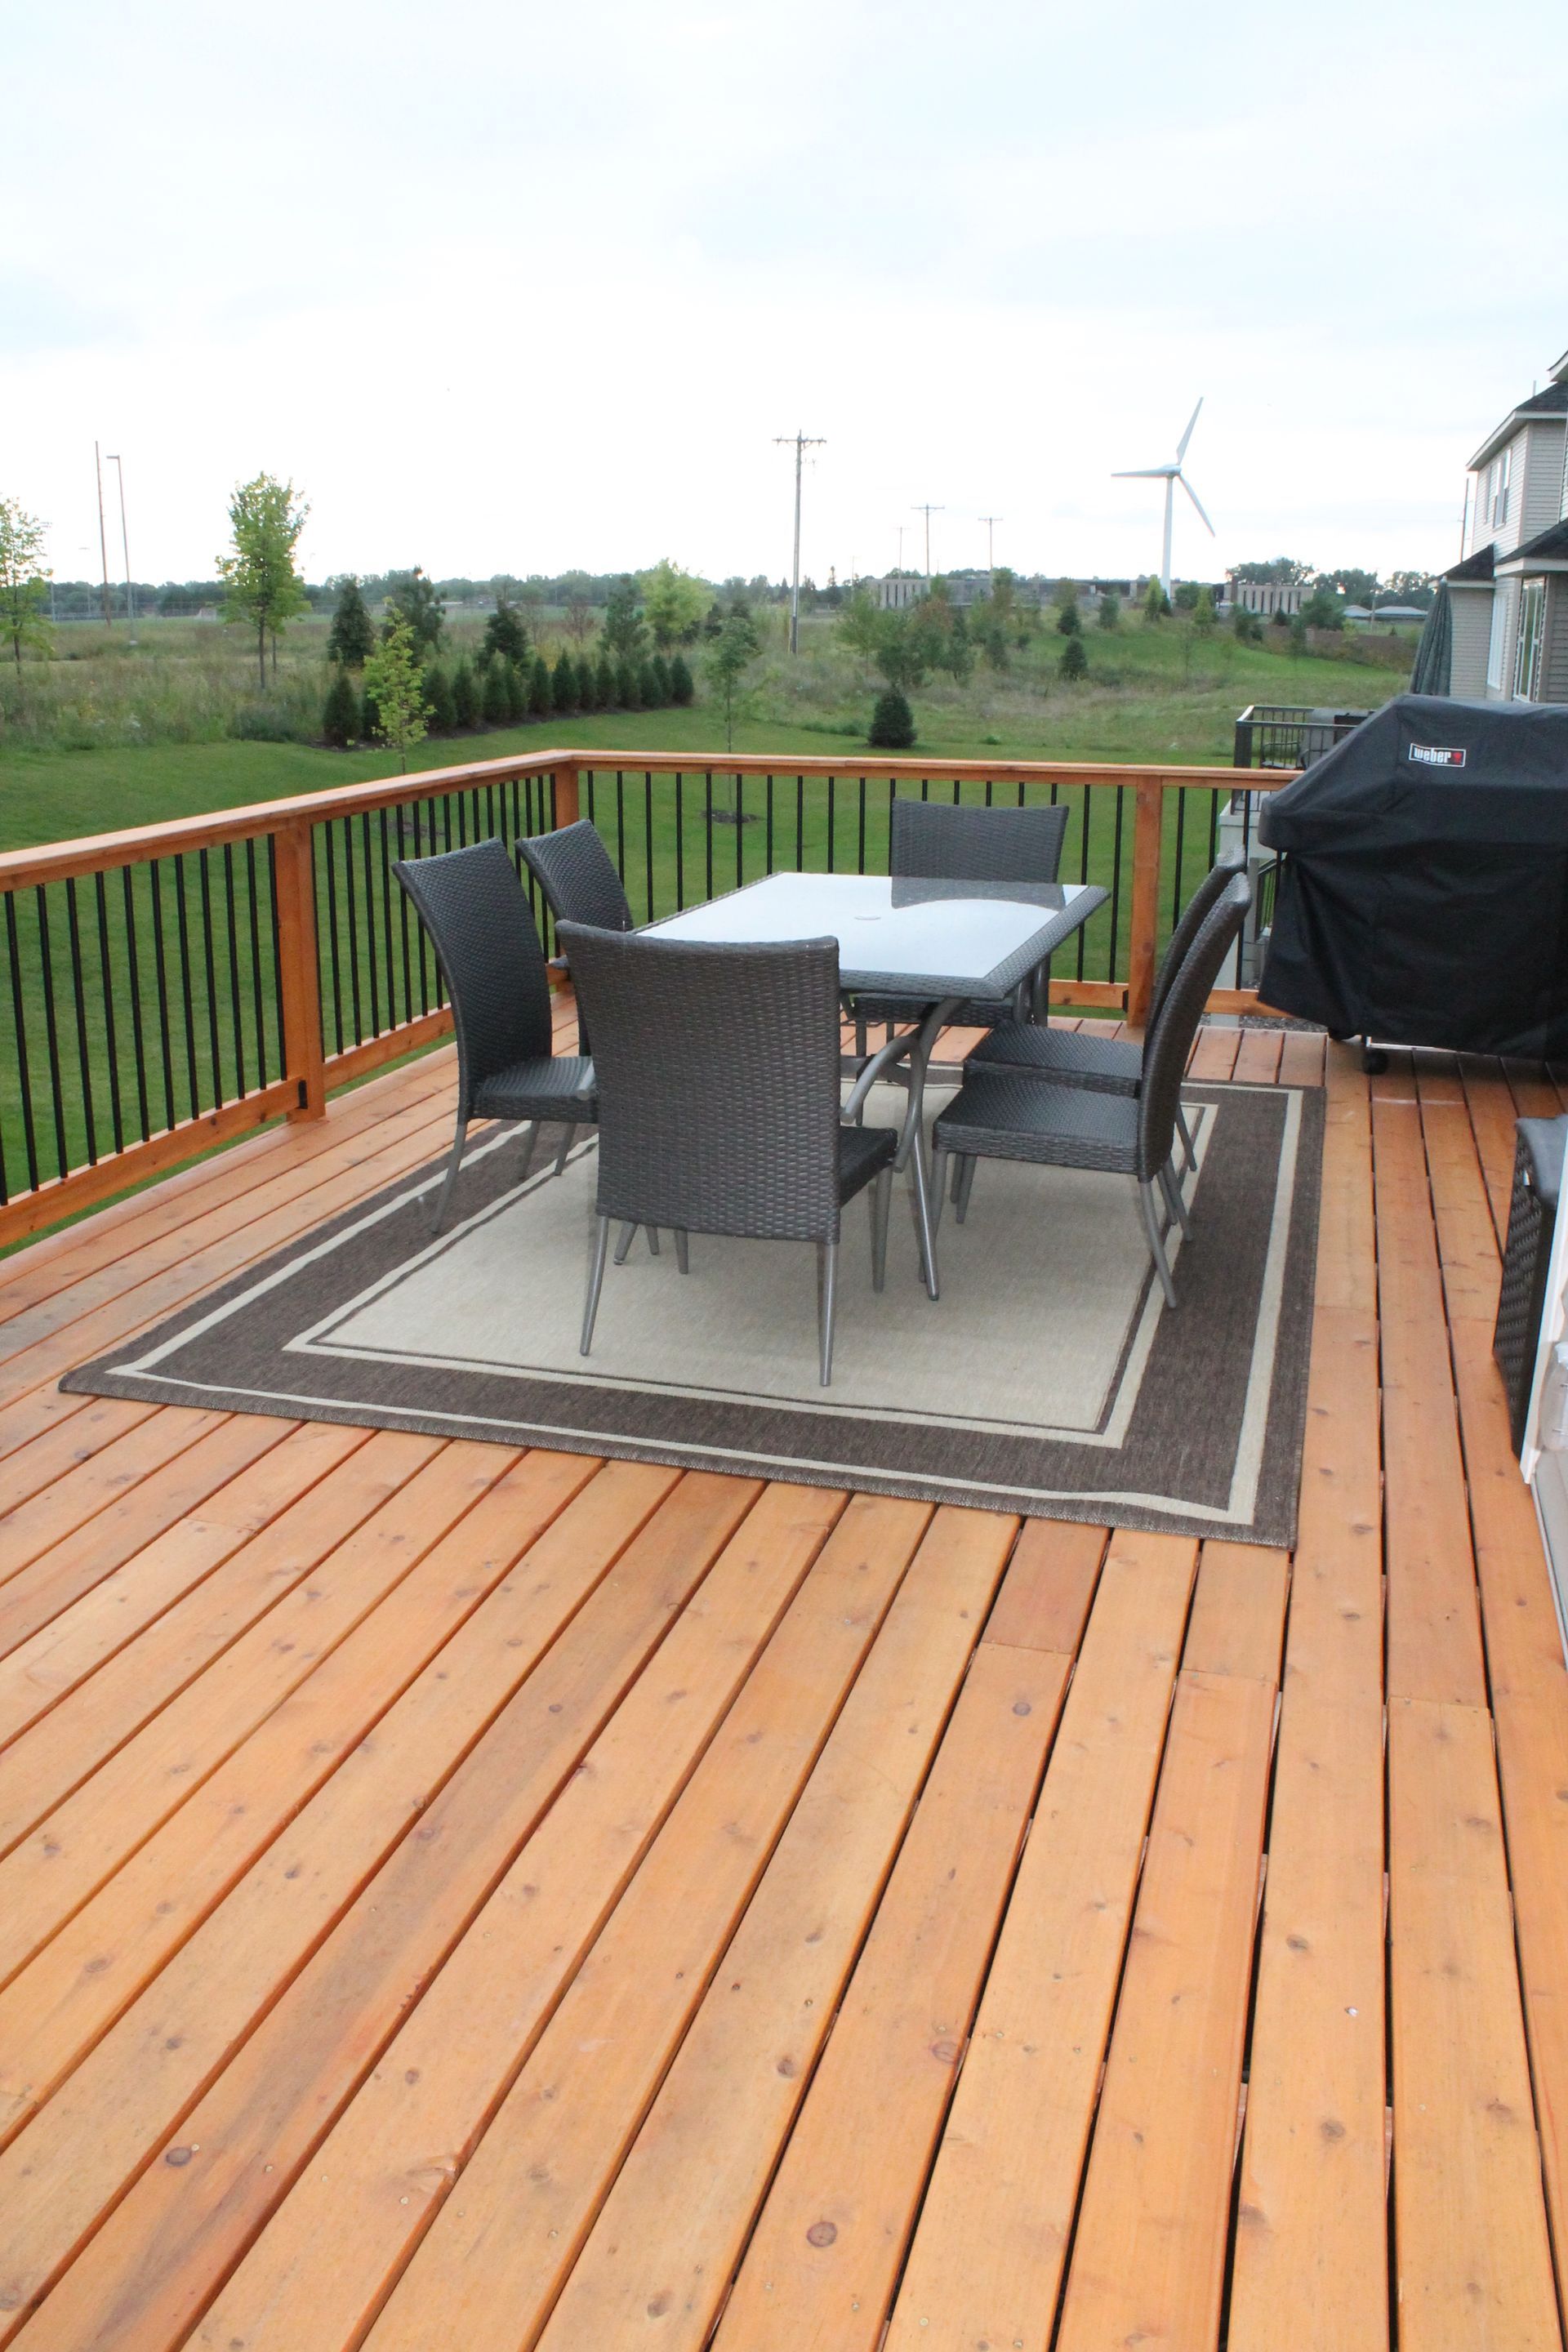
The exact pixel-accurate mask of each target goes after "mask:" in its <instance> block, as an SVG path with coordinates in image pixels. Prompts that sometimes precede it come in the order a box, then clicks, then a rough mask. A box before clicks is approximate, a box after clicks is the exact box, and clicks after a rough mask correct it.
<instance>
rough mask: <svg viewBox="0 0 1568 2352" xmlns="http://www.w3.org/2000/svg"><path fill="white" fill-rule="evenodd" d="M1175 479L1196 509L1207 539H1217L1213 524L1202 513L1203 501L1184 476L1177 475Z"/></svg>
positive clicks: (1217, 534) (1217, 535)
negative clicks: (1207, 536)
mask: <svg viewBox="0 0 1568 2352" xmlns="http://www.w3.org/2000/svg"><path fill="white" fill-rule="evenodd" d="M1176 479H1177V481H1178V482H1180V484H1181V486H1182V488H1183V489H1184V490H1185V492H1186V494H1187V496H1188V498H1190V499H1191V500H1192V502H1193V504H1194V506H1195V507H1196V509H1197V510H1198V517H1199V520H1201V522H1202V523H1203V527H1204V529H1205V530H1206V531H1207V533H1208V535H1209V537H1210V538H1211V539H1217V538H1218V537H1219V533H1218V532H1217V531H1216V530H1215V527H1214V525H1213V523H1212V522H1210V520H1209V519H1208V517H1207V515H1206V514H1205V513H1204V507H1203V500H1202V499H1200V498H1199V496H1198V494H1197V492H1196V490H1194V488H1193V486H1192V484H1191V482H1189V481H1188V479H1187V478H1186V476H1185V474H1178V475H1177V476H1176Z"/></svg>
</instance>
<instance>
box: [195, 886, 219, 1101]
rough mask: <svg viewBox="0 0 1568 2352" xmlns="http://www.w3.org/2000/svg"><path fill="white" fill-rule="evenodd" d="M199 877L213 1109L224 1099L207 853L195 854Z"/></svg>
mask: <svg viewBox="0 0 1568 2352" xmlns="http://www.w3.org/2000/svg"><path fill="white" fill-rule="evenodd" d="M198 865H199V870H200V873H201V879H202V966H203V970H204V971H205V974H206V984H207V1045H208V1050H209V1052H210V1053H211V1055H212V1066H213V1101H212V1107H213V1108H214V1109H215V1110H216V1108H217V1107H218V1105H219V1103H221V1102H222V1100H223V1061H222V1057H221V1055H220V1054H219V1051H218V1024H217V971H216V964H215V961H214V956H213V894H212V876H211V874H210V872H209V871H208V861H207V853H206V851H205V849H204V850H202V851H200V852H199V853H198Z"/></svg>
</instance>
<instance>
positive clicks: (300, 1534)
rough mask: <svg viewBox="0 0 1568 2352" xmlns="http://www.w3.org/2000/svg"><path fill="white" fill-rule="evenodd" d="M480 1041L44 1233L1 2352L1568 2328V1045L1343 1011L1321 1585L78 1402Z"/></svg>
mask: <svg viewBox="0 0 1568 2352" xmlns="http://www.w3.org/2000/svg"><path fill="white" fill-rule="evenodd" d="M1238 1049H1239V1050H1238ZM1233 1063H1234V1066H1235V1070H1236V1074H1237V1075H1238V1076H1247V1077H1249V1078H1253V1079H1260V1080H1265V1081H1267V1080H1271V1079H1273V1078H1275V1077H1277V1076H1279V1077H1283V1078H1285V1079H1288V1080H1294V1081H1307V1082H1311V1081H1313V1080H1314V1079H1316V1078H1317V1077H1318V1076H1320V1075H1321V1072H1322V1066H1323V1059H1322V1045H1321V1041H1315V1040H1311V1039H1308V1038H1305V1037H1301V1036H1296V1035H1290V1036H1281V1034H1279V1033H1277V1032H1276V1033H1268V1032H1263V1031H1249V1032H1247V1033H1246V1034H1245V1037H1242V1036H1241V1035H1240V1034H1238V1033H1237V1032H1236V1031H1234V1030H1231V1031H1223V1030H1218V1029H1211V1030H1209V1031H1207V1032H1206V1033H1205V1035H1204V1037H1203V1038H1202V1039H1201V1041H1200V1044H1199V1046H1198V1049H1197V1065H1198V1068H1199V1070H1200V1072H1201V1074H1202V1075H1205V1076H1226V1075H1227V1074H1229V1073H1230V1072H1231V1070H1232V1066H1233ZM450 1077H451V1067H450V1060H449V1056H448V1055H445V1054H441V1055H433V1056H431V1057H429V1058H427V1059H426V1060H424V1061H421V1062H418V1063H416V1064H414V1065H411V1066H406V1067H405V1068H403V1069H401V1070H399V1071H397V1072H395V1073H394V1074H393V1075H391V1076H384V1077H382V1078H378V1079H377V1080H375V1081H374V1082H373V1083H372V1084H370V1085H368V1086H366V1087H363V1088H362V1089H361V1090H359V1091H358V1092H355V1093H353V1095H351V1096H349V1097H345V1098H343V1099H342V1100H341V1101H340V1102H339V1103H338V1104H337V1105H336V1107H335V1108H333V1110H332V1112H331V1116H330V1117H329V1118H327V1119H326V1120H325V1121H324V1122H322V1123H321V1124H319V1125H317V1126H315V1127H313V1128H312V1127H303V1128H297V1129H290V1130H288V1131H286V1132H283V1133H280V1134H273V1135H269V1136H267V1137H264V1138H261V1139H257V1140H256V1141H253V1142H251V1143H248V1144H246V1145H244V1146H242V1147H240V1148H239V1149H238V1150H235V1151H233V1152H231V1153H230V1154H229V1155H227V1156H226V1157H225V1158H222V1159H220V1160H215V1161H211V1162H208V1163H206V1164H205V1165H204V1166H202V1167H200V1168H197V1169H195V1170H193V1171H189V1172H187V1173H186V1174H184V1175H183V1176H181V1177H178V1178H175V1179H174V1180H172V1181H169V1182H167V1183H165V1184H163V1185H162V1186H160V1187H158V1188H157V1189H155V1190H153V1191H152V1192H145V1193H143V1194H142V1195H140V1196H138V1197H137V1198H135V1199H133V1200H132V1201H130V1202H124V1203H122V1204H121V1205H120V1206H118V1207H116V1208H114V1209H111V1210H109V1211H106V1212H104V1213H100V1214H99V1215H97V1216H94V1217H93V1218H91V1219H90V1220H89V1222H87V1223H82V1224H79V1225H77V1226H75V1227H73V1228H71V1229H69V1230H68V1231H66V1232H64V1233H62V1234H57V1235H56V1236H54V1237H52V1238H50V1239H48V1240H46V1241H44V1242H42V1243H41V1244H37V1245H36V1246H34V1247H32V1248H30V1249H28V1250H26V1251H25V1252H24V1253H22V1254H21V1255H17V1256H16V1257H13V1258H11V1259H9V1260H6V1261H5V1263H4V1264H3V1265H0V1488H3V1493H0V1507H3V1508H4V1512H5V1516H4V1517H3V1518H0V1563H3V1564H0V1853H3V1854H4V1857H5V1858H4V1859H3V1860H0V1987H3V1990H0V2342H5V2343H12V2342H14V2343H16V2344H17V2345H19V2346H23V2347H26V2352H45V2347H49V2352H89V2347H91V2352H110V2347H112V2348H113V2352H121V2347H147V2352H152V2347H170V2346H174V2345H182V2344H186V2343H190V2344H196V2345H201V2346H203V2347H211V2352H255V2347H268V2352H339V2348H340V2347H350V2346H359V2345H362V2344H368V2345H370V2346H372V2347H374V2352H445V2347H454V2348H455V2352H458V2348H460V2352H500V2347H507V2352H515V2347H524V2346H533V2345H535V2344H541V2345H543V2346H546V2347H549V2352H616V2348H617V2347H634V2346H635V2347H661V2348H662V2347H698V2346H700V2345H702V2344H704V2343H706V2342H708V2341H709V2340H710V2339H713V2340H715V2341H716V2342H717V2344H718V2346H719V2347H720V2352H763V2347H768V2352H774V2347H776V2352H809V2347H821V2352H858V2347H864V2352H874V2348H875V2347H878V2346H879V2345H880V2344H881V2343H882V2342H883V2341H884V2338H885V2340H886V2342H887V2344H888V2347H889V2352H1020V2347H1027V2352H1046V2347H1050V2346H1056V2347H1059V2352H1110V2347H1128V2346H1141V2347H1160V2352H1203V2348H1204V2347H1214V2346H1216V2345H1219V2344H1226V2345H1228V2346H1229V2347H1231V2352H1285V2347H1289V2352H1328V2347H1334V2352H1379V2347H1384V2346H1387V2345H1389V2344H1390V2343H1394V2342H1396V2343H1397V2344H1398V2345H1399V2346H1401V2347H1409V2352H1438V2347H1444V2352H1447V2347H1453V2352H1460V2347H1463V2352H1535V2347H1542V2352H1544V2347H1561V2346H1562V2342H1563V2338H1562V2335H1561V2314H1560V2309H1559V2303H1558V2296H1557V2288H1556V2284H1555V2276H1554V2265H1553V2251H1554V2248H1555V2252H1556V2256H1557V2258H1558V2260H1561V2259H1562V2258H1563V2253H1564V2251H1565V2248H1568V2236H1565V2231H1568V1676H1565V1675H1564V1669H1563V1659H1562V1654H1561V1651H1560V1648H1559V1644H1558V1636H1557V1629H1556V1625H1555V1622H1554V1618H1553V1612H1552V1600H1551V1595H1550V1591H1549V1589H1548V1583H1547V1578H1546V1571H1545V1567H1544V1563H1543V1560H1542V1554H1541V1550H1540V1547H1539V1544H1538V1540H1537V1537H1536V1532H1535V1527H1534V1521H1533V1517H1532V1514H1531V1508H1530V1507H1529V1503H1528V1500H1527V1497H1526V1496H1525V1493H1524V1490H1523V1488H1522V1486H1521V1485H1520V1483H1519V1480H1518V1476H1517V1473H1516V1470H1515V1468H1514V1465H1513V1463H1512V1460H1511V1457H1510V1453H1509V1448H1508V1438H1507V1429H1506V1424H1505V1420H1504V1415H1503V1411H1502V1405H1501V1401H1500V1391H1499V1388H1498V1384H1497V1381H1496V1379H1495V1375H1494V1372H1493V1369H1492V1365H1491V1361H1490V1355H1489V1346H1490V1324H1491V1314H1492V1307H1493V1298H1494V1293H1495V1287H1496V1281H1497V1269H1498V1234H1499V1228H1500V1223H1501V1221H1502V1219H1503V1217H1504V1215H1505V1213H1506V1199H1507V1184H1508V1173H1509V1167H1510V1156H1511V1126H1512V1121H1513V1118H1514V1117H1515V1115H1516V1113H1517V1111H1519V1110H1521V1109H1524V1110H1530V1111H1535V1110H1542V1109H1550V1110H1555V1109H1557V1108H1559V1104H1558V1097H1557V1095H1556V1092H1555V1089H1554V1088H1553V1087H1552V1085H1551V1083H1550V1081H1549V1080H1548V1079H1547V1078H1546V1077H1545V1076H1542V1074H1540V1073H1527V1072H1520V1071H1512V1070H1503V1069H1501V1068H1500V1067H1499V1066H1496V1065H1495V1064H1494V1065H1486V1066H1481V1065H1475V1066H1463V1067H1460V1066H1456V1065H1453V1064H1451V1063H1447V1062H1443V1061H1441V1060H1440V1059H1438V1058H1437V1057H1422V1060H1421V1063H1420V1066H1419V1068H1415V1067H1413V1066H1412V1064H1411V1062H1410V1060H1409V1059H1408V1057H1406V1058H1405V1060H1404V1061H1403V1062H1402V1063H1396V1065H1395V1066H1394V1068H1393V1069H1392V1070H1391V1071H1390V1073H1389V1075H1388V1076H1386V1077H1385V1078H1382V1079H1379V1080H1377V1081H1375V1082H1373V1083H1372V1084H1371V1085H1370V1086H1369V1083H1368V1082H1367V1081H1366V1080H1365V1079H1363V1077H1362V1076H1361V1075H1360V1072H1359V1067H1358V1066H1357V1065H1355V1064H1354V1063H1353V1062H1352V1060H1351V1059H1350V1058H1349V1057H1348V1056H1341V1055H1338V1054H1337V1053H1332V1054H1331V1056H1330V1066H1329V1068H1328V1073H1327V1083H1328V1087H1329V1108H1330V1118H1329V1139H1328V1146H1327V1152H1328V1158H1327V1166H1326V1171H1325V1182H1324V1194H1323V1220H1322V1239H1321V1254H1320V1264H1319V1273H1318V1294H1317V1308H1316V1322H1315V1336H1314V1340H1313V1360H1312V1385H1311V1399H1310V1415H1309V1430H1308V1437H1307V1455H1306V1465H1305V1473H1304V1485H1303V1496H1302V1516H1301V1529H1300V1547H1299V1549H1298V1550H1297V1552H1296V1554H1295V1556H1294V1559H1293V1560H1288V1559H1286V1558H1285V1557H1284V1556H1283V1555H1280V1554H1277V1553H1271V1552H1267V1551H1261V1550H1257V1549H1243V1548H1239V1547H1235V1546H1227V1545H1225V1544H1220V1543H1215V1544H1210V1545H1206V1546H1205V1547H1203V1548H1202V1549H1201V1550H1200V1549H1199V1548H1197V1547H1196V1546H1194V1544H1192V1543H1190V1542H1185V1541H1178V1540H1177V1539H1175V1538H1168V1537H1151V1536H1147V1535H1131V1534H1130V1535H1121V1534H1118V1533H1117V1532H1116V1530H1114V1529H1106V1530H1094V1529H1086V1528H1079V1527H1073V1526H1066V1525H1058V1524H1047V1523H1035V1524H1033V1525H1030V1526H1028V1527H1026V1528H1024V1529H1023V1530H1022V1531H1021V1532H1020V1530H1019V1528H1017V1526H1016V1523H1015V1522H1014V1521H1012V1520H1010V1519H1006V1518H1003V1517H995V1516H994V1515H991V1514H989V1513H984V1512H969V1511H964V1510H961V1509H945V1510H939V1511H936V1512H934V1513H933V1512H932V1511H931V1510H930V1509H928V1508H926V1507H922V1506H917V1505H914V1504H910V1503H901V1502H891V1501H887V1500H875V1499H871V1498H868V1497H865V1496H859V1497H857V1496H841V1495H832V1494H822V1493H817V1492H815V1491H812V1490H809V1489H805V1488H801V1487H791V1486H771V1487H763V1486H758V1485H756V1484H754V1483H750V1482H746V1481H742V1480H734V1479H726V1478H720V1477H715V1476H710V1475H695V1474H693V1475H684V1476H682V1475H677V1474H676V1473H674V1472H672V1471H665V1470H658V1469H650V1468H647V1467H641V1466H637V1465H626V1464H610V1465H598V1464H596V1463H595V1462H592V1461H588V1460H580V1459H577V1458H574V1457H572V1456H568V1455H564V1454H527V1455H519V1454H513V1453H509V1452H506V1451H503V1450H500V1449H498V1448H493V1447H487V1446H482V1445H477V1444H464V1443H457V1444H440V1443H437V1442H435V1441H431V1440H426V1439H424V1438H418V1437H413V1436H406V1435H403V1434H396V1433H365V1432H363V1431H357V1430H348V1429H342V1428H334V1427H326V1426H321V1425H317V1426H308V1425H307V1426H296V1425H292V1424H289V1423H282V1422H279V1421H272V1420H259V1419H246V1418H240V1417H231V1416H226V1415H223V1414H220V1413H211V1412H181V1411H174V1410H165V1409H155V1408H153V1407H149V1406H146V1405H142V1404H132V1403H121V1402H97V1401H93V1400H90V1399H84V1398H81V1397H76V1396H65V1395H62V1394H61V1393H60V1392H59V1391H58V1387H57V1386H56V1382H57V1381H58V1377H59V1375H60V1374H61V1373H62V1372H63V1371H64V1370H67V1369H68V1367H70V1366H72V1365H74V1364H76V1363H78V1362H79V1361H81V1360H85V1359H87V1358H88V1357H89V1356H91V1355H93V1354H95V1353H97V1352H99V1351H100V1350H102V1349H105V1348H106V1347H108V1346H109V1345H110V1344H111V1343H113V1342H115V1341H117V1340H119V1339H121V1338H123V1337H125V1336H127V1335H129V1334H131V1333H132V1332H133V1331H135V1330H137V1329H139V1328H143V1327H144V1326H146V1325H147V1324H149V1323H150V1322H152V1321H153V1320H154V1319H156V1318H158V1317H160V1316H161V1315H163V1314H164V1313H166V1312H167V1311H168V1310H169V1309H170V1308H172V1307H174V1306H175V1305H176V1304H178V1303H179V1302H180V1301H182V1300H184V1299H188V1298H190V1297H193V1296H195V1295H196V1294H198V1293H199V1292H201V1291H202V1290H204V1289H205V1288H207V1287H209V1286H212V1285H214V1284H216V1282H218V1281H219V1280H220V1279H222V1278H223V1277H224V1276H226V1275H228V1274H229V1273H230V1272H232V1271H233V1270H234V1269H236V1268H237V1267H239V1266H242V1265H247V1264H249V1263H252V1262H254V1261H255V1260H257V1259H258V1258H259V1257H260V1256H261V1255H264V1254H265V1253H266V1252H267V1251H268V1250H270V1249H272V1248H273V1247H275V1246H276V1245H277V1244H279V1243H280V1242H281V1241H282V1240H284V1239H285V1238H286V1237H287V1236H288V1235H289V1234H294V1233H296V1232H298V1231H299V1230H300V1229H301V1228H303V1227H307V1226H309V1225H310V1224H312V1223H316V1222H318V1221H320V1220H321V1219H322V1218H324V1217H326V1216H327V1215H328V1214H329V1213H331V1212H332V1211H334V1210H336V1209H337V1208H339V1207H341V1206H342V1205H343V1204H344V1203H346V1202H351V1201H353V1199H355V1198H356V1197H359V1196H361V1195H363V1194H364V1193H366V1192H370V1191H371V1190H373V1189H374V1188H375V1187H377V1186H379V1185H381V1184H383V1183H384V1182H386V1181H389V1180H390V1179H392V1178H393V1177H394V1176H395V1175H396V1174H398V1173H399V1172H401V1171H405V1170H406V1169H408V1168H411V1167H413V1166H415V1165H416V1164H418V1163H420V1162H421V1161H423V1160H426V1159H428V1158H430V1157H432V1156H433V1155H434V1154H435V1153H436V1152H437V1150H439V1149H440V1148H441V1146H442V1144H443V1141H444V1139H445V1131H446V1123H447V1102H448V1089H449V1086H450ZM889 2323H890V2324H889Z"/></svg>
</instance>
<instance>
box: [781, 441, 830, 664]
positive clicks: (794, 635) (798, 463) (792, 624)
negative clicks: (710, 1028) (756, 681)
mask: <svg viewBox="0 0 1568 2352" xmlns="http://www.w3.org/2000/svg"><path fill="white" fill-rule="evenodd" d="M773 439H774V441H775V443H776V444H777V445H778V446H780V447H781V448H784V449H787V448H789V447H791V446H793V447H794V449H795V570H794V572H793V573H792V575H791V579H790V592H789V649H790V651H791V653H792V654H797V653H799V651H800V477H801V469H802V467H803V465H804V463H805V452H806V451H807V450H808V449H820V448H821V447H822V446H823V440H822V436H820V435H818V436H816V438H813V437H812V436H810V435H809V434H805V433H775V434H774V435H773Z"/></svg>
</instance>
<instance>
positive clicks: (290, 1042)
mask: <svg viewBox="0 0 1568 2352" xmlns="http://www.w3.org/2000/svg"><path fill="white" fill-rule="evenodd" d="M273 838H274V848H275V856H276V872H277V877H278V882H277V890H278V955H279V966H280V968H281V971H282V976H283V1005H282V1012H283V1058H284V1067H285V1070H286V1072H287V1075H288V1076H289V1078H290V1079H295V1080H297V1081H298V1083H299V1087H300V1099H299V1102H298V1104H297V1105H296V1106H295V1107H293V1108H291V1109H290V1110H289V1118H322V1117H323V1116H324V1114H325V1111H326V1108H327V1084H326V1072H325V1067H324V1063H323V1056H322V1053H321V964H320V961H319V960H318V959H319V954H320V950H319V948H318V944H317V940H316V892H315V887H314V877H313V872H312V857H313V851H312V843H311V826H310V819H309V818H308V817H306V818H304V819H302V820H301V821H300V822H299V823H298V824H282V825H279V828H278V831H277V833H276V835H274V837H273Z"/></svg>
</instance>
